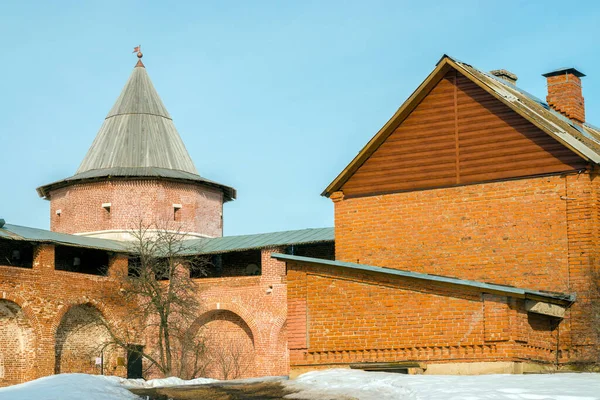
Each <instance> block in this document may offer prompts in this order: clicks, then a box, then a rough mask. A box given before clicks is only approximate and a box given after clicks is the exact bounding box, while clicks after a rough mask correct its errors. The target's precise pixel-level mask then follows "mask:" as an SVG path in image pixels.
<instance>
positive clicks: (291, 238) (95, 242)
mask: <svg viewBox="0 0 600 400" xmlns="http://www.w3.org/2000/svg"><path fill="white" fill-rule="evenodd" d="M0 238H2V239H12V240H25V241H30V242H48V243H56V244H64V245H69V246H76V247H86V248H93V249H101V250H108V251H115V252H131V247H130V246H128V243H127V242H124V241H117V240H109V239H98V238H91V237H87V236H79V235H70V234H66V233H58V232H52V231H48V230H45V229H37V228H30V227H26V226H19V225H12V224H5V225H4V226H3V227H2V228H0ZM333 241H334V233H333V228H315V229H300V230H295V231H284V232H270V233H259V234H254V235H239V236H225V237H217V238H206V239H189V240H186V246H185V250H184V253H185V254H187V255H203V254H221V253H228V252H232V251H242V250H252V249H260V248H264V247H271V246H289V245H301V244H310V243H325V242H333Z"/></svg>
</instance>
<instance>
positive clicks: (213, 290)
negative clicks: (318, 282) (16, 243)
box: [0, 244, 331, 386]
mask: <svg viewBox="0 0 600 400" xmlns="http://www.w3.org/2000/svg"><path fill="white" fill-rule="evenodd" d="M284 251H285V249H284V248H272V249H263V250H262V251H261V262H262V275H260V276H240V277H223V278H199V279H196V282H197V284H198V292H197V295H198V297H199V299H200V303H201V304H202V309H201V310H200V311H199V313H198V317H197V320H196V322H195V324H194V326H195V328H196V329H197V335H198V337H202V338H205V339H206V340H207V343H209V344H211V348H212V349H215V348H216V347H217V346H216V345H217V344H218V345H219V346H221V347H222V348H223V349H221V350H219V351H213V352H212V353H211V354H209V357H212V358H210V360H211V362H210V365H209V368H208V369H207V370H206V376H212V377H217V378H218V377H221V378H222V377H225V376H227V377H228V378H233V377H252V376H265V375H285V374H287V371H288V370H289V360H288V351H287V330H286V327H285V320H286V312H287V308H286V298H287V290H286V278H285V271H286V267H285V263H283V262H280V261H277V260H275V259H272V258H271V256H270V254H271V253H273V252H279V253H281V252H284ZM318 252H321V250H318ZM329 256H330V257H331V254H330V255H329ZM33 264H34V265H33V268H32V269H27V268H18V267H12V266H2V265H0V386H6V385H10V384H14V383H19V382H23V381H27V380H31V379H35V378H38V377H42V376H46V375H50V374H53V373H59V372H86V373H96V374H97V373H100V372H101V370H100V367H99V366H97V365H96V357H101V356H102V352H101V344H102V343H104V342H105V339H106V338H107V332H106V331H105V330H104V329H103V328H102V327H101V326H99V325H98V324H94V323H93V322H94V321H98V320H99V319H104V320H106V321H108V322H109V323H110V324H113V325H115V326H117V327H118V328H119V327H120V328H124V327H123V326H121V324H122V321H124V320H125V315H126V314H127V306H126V305H124V304H121V302H118V301H116V299H118V298H119V296H118V290H119V284H118V281H116V279H117V277H118V276H119V275H120V274H122V273H123V272H124V271H126V270H127V257H125V256H121V255H112V256H111V261H110V269H109V271H108V274H107V276H95V275H87V274H81V273H75V272H68V271H57V270H55V269H54V246H53V245H50V244H41V245H36V249H35V256H34V263H33ZM226 267H227V266H226V265H224V268H226ZM103 355H104V368H103V372H104V374H107V375H119V376H124V375H126V367H125V366H124V365H123V362H122V359H123V358H124V357H125V354H124V352H123V351H122V350H121V351H120V350H116V349H112V348H106V349H105V350H104V354H103ZM223 355H229V356H230V357H228V358H226V359H225V360H223V359H219V358H218V357H219V356H223ZM232 355H233V356H235V357H231V356H232ZM120 358H121V362H120V361H119V359H120ZM232 358H235V360H236V363H237V365H238V366H237V367H227V366H226V365H225V366H224V363H228V362H229V363H231V360H232ZM147 377H152V374H150V375H148V376H147Z"/></svg>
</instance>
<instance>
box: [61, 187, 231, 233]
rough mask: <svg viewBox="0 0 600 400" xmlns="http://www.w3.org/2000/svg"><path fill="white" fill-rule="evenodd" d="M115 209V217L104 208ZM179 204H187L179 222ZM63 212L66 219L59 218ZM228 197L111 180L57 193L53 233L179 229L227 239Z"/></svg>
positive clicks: (200, 190)
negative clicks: (225, 208)
mask: <svg viewBox="0 0 600 400" xmlns="http://www.w3.org/2000/svg"><path fill="white" fill-rule="evenodd" d="M103 203H111V208H110V212H108V211H106V210H105V209H104V208H102V204H103ZM173 204H181V205H182V208H181V209H179V210H178V211H177V220H175V215H174V208H173ZM57 210H61V214H60V216H59V215H57V214H56V211H57ZM222 212H223V193H222V192H220V191H218V190H216V189H212V188H208V187H204V186H198V185H191V184H187V183H175V182H169V181H159V180H110V181H105V182H93V183H84V184H77V185H72V186H68V187H64V188H61V189H56V190H54V191H53V192H52V193H51V196H50V228H51V230H53V231H56V232H63V233H83V232H96V231H104V230H113V229H116V230H131V229H135V228H136V227H137V226H139V223H140V221H142V222H143V223H144V224H155V223H159V224H160V225H161V226H162V224H164V223H170V224H172V225H173V224H175V225H176V226H177V227H179V226H181V229H182V230H184V231H188V232H194V233H198V234H201V235H206V236H210V237H217V236H222V235H223V222H222Z"/></svg>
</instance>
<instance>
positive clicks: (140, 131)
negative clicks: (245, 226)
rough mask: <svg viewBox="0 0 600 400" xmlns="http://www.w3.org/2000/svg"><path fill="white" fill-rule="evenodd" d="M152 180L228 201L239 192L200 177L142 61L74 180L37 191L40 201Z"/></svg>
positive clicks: (63, 181) (40, 188)
mask: <svg viewBox="0 0 600 400" xmlns="http://www.w3.org/2000/svg"><path fill="white" fill-rule="evenodd" d="M113 177H121V178H123V177H132V178H133V177H148V178H153V177H156V178H164V179H170V180H186V181H193V182H197V183H201V184H205V185H209V186H214V187H218V188H220V189H221V190H223V192H224V195H225V201H227V200H232V199H235V196H236V193H235V189H233V188H231V187H228V186H224V185H221V184H219V183H216V182H213V181H210V180H208V179H205V178H203V177H201V176H200V175H199V174H198V171H197V170H196V167H195V166H194V163H193V161H192V159H191V157H190V155H189V153H188V152H187V149H186V148H185V145H184V144H183V141H182V140H181V137H180V136H179V133H178V132H177V129H175V125H174V124H173V120H172V119H171V115H170V114H169V112H168V111H167V109H166V107H165V105H164V104H163V102H162V100H161V99H160V96H159V95H158V93H157V92H156V89H155V88H154V85H153V84H152V81H151V80H150V77H149V76H148V73H147V72H146V68H145V67H144V64H142V62H141V60H140V61H138V63H137V65H136V66H135V68H134V69H133V72H132V73H131V76H130V77H129V79H128V80H127V83H126V84H125V87H124V88H123V90H122V91H121V94H120V96H119V98H118V99H117V101H116V102H115V104H114V105H113V107H112V108H111V109H110V111H109V112H108V115H107V116H106V118H105V119H104V122H103V124H102V126H101V127H100V130H99V131H98V133H97V135H96V138H95V139H94V142H93V143H92V145H91V147H90V148H89V150H88V152H87V154H86V156H85V157H84V159H83V161H82V162H81V165H80V166H79V168H78V169H77V172H76V173H75V175H73V176H72V177H69V178H66V179H64V180H62V181H59V182H54V183H51V184H48V185H45V186H42V187H39V188H38V189H37V191H38V194H39V195H40V196H41V197H46V198H48V197H49V195H50V191H51V190H53V189H55V188H58V187H62V186H66V185H69V184H72V183H74V182H75V181H82V180H90V179H94V180H98V179H102V178H107V179H108V178H113Z"/></svg>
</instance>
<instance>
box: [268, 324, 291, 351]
mask: <svg viewBox="0 0 600 400" xmlns="http://www.w3.org/2000/svg"><path fill="white" fill-rule="evenodd" d="M286 322H287V318H285V317H278V318H277V319H276V320H275V321H271V329H269V343H270V345H271V346H274V345H277V343H278V342H279V341H280V340H281V339H280V336H281V333H282V330H283V327H284V326H285V325H286ZM284 334H287V332H284Z"/></svg>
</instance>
